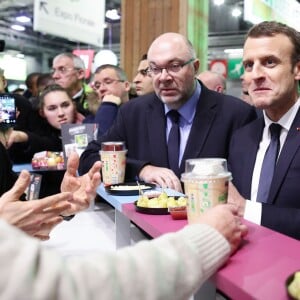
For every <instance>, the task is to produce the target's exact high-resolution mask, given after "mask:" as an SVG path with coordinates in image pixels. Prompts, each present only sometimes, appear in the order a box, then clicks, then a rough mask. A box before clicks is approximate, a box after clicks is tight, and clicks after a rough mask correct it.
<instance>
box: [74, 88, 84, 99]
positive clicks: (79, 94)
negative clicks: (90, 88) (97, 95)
mask: <svg viewBox="0 0 300 300" xmlns="http://www.w3.org/2000/svg"><path fill="white" fill-rule="evenodd" d="M82 93H83V89H81V90H80V91H79V92H77V93H76V94H75V95H74V96H73V97H72V98H73V99H76V98H77V97H80V96H81V95H82Z"/></svg>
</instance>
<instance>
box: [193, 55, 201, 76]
mask: <svg viewBox="0 0 300 300" xmlns="http://www.w3.org/2000/svg"><path fill="white" fill-rule="evenodd" d="M193 66H194V70H195V76H196V75H197V74H198V71H199V68H200V60H199V59H198V58H196V59H195V61H194V62H193Z"/></svg>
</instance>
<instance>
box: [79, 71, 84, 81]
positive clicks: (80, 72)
mask: <svg viewBox="0 0 300 300" xmlns="http://www.w3.org/2000/svg"><path fill="white" fill-rule="evenodd" d="M78 74H79V76H78V78H79V79H82V80H83V79H84V77H85V70H83V69H79V70H78Z"/></svg>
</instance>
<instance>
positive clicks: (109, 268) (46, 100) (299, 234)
mask: <svg viewBox="0 0 300 300" xmlns="http://www.w3.org/2000/svg"><path fill="white" fill-rule="evenodd" d="M243 65H244V75H243V77H242V84H241V87H242V93H243V95H244V96H247V100H246V101H242V99H239V98H236V97H233V96H231V95H229V94H228V93H226V85H225V80H224V78H223V77H222V76H220V75H219V74H215V73H213V72H202V73H200V74H199V66H200V62H199V60H198V58H197V56H196V53H195V50H194V47H193V45H192V44H191V43H190V42H189V40H188V39H187V38H186V37H185V36H183V35H181V34H178V33H171V32H169V33H163V34H161V35H160V36H158V37H157V38H156V39H155V40H154V41H153V42H152V43H151V45H150V46H149V49H148V52H147V54H145V55H143V56H142V58H141V61H140V63H139V66H138V70H137V74H136V76H135V78H134V79H133V83H134V85H135V90H136V97H134V98H130V90H131V84H130V82H129V80H128V78H127V76H126V74H125V72H124V70H123V69H122V68H120V67H119V66H114V65H102V66H99V67H98V68H97V69H96V70H95V72H94V74H92V77H91V81H90V90H89V91H88V90H87V89H86V85H85V82H84V74H85V72H84V64H83V62H82V60H81V59H80V58H79V57H77V56H75V55H73V54H71V53H62V54H59V55H57V56H56V57H55V58H54V59H53V66H52V70H51V72H50V73H47V74H38V73H34V74H32V75H31V76H28V80H27V87H28V90H26V92H25V93H24V94H23V95H20V96H18V97H19V103H18V102H16V106H17V123H16V125H15V127H14V128H9V129H7V130H5V131H1V132H0V137H1V138H0V141H1V143H0V151H1V152H0V154H1V158H2V157H3V160H2V161H3V162H4V163H1V164H0V179H1V180H0V187H1V190H0V196H1V199H0V217H1V219H3V220H5V221H6V222H7V223H8V224H10V225H7V224H6V223H5V222H2V221H1V222H0V227H1V230H0V240H1V241H2V242H3V243H4V245H5V247H3V251H2V252H1V253H2V254H1V255H0V259H1V261H3V268H4V271H3V272H2V274H3V275H1V276H0V284H1V286H4V287H5V289H6V290H5V292H6V293H7V294H8V295H13V296H14V297H15V298H16V299H17V298H18V297H19V296H20V295H24V293H30V295H34V296H35V297H33V298H38V299H39V298H41V299H54V298H55V299H56V298H57V299H66V298H73V297H75V294H76V295H77V296H78V295H80V297H79V298H82V299H86V298H91V299H93V298H96V297H97V296H99V293H100V294H101V295H103V298H107V299H111V298H113V295H116V293H117V296H116V297H117V298H122V297H123V298H124V299H127V298H128V299H129V298H130V299H144V298H146V296H147V295H149V293H150V291H149V290H148V287H147V286H145V285H141V286H139V285H138V284H136V282H137V281H138V280H139V279H138V276H139V274H145V276H146V277H147V279H146V280H147V282H148V284H149V287H151V294H152V296H153V299H187V298H188V297H189V296H191V295H192V294H193V292H195V290H196V289H197V288H199V286H200V284H201V283H202V282H203V281H205V280H206V279H207V278H208V277H209V276H210V275H212V274H213V272H215V271H216V270H217V268H218V267H220V266H221V265H222V264H223V263H224V262H225V261H226V259H227V258H228V257H229V255H230V254H232V253H233V252H234V251H236V250H237V248H238V246H239V244H240V243H241V240H242V239H243V237H244V236H245V235H246V233H247V228H246V226H245V225H243V224H242V222H241V218H245V219H247V220H250V221H252V222H255V223H257V224H260V225H263V226H266V227H269V228H271V229H273V230H276V231H278V232H281V233H283V234H286V235H288V236H290V237H293V238H296V239H300V231H299V229H298V228H299V225H300V205H299V201H298V198H297V197H298V194H299V192H300V190H299V188H298V187H299V185H298V171H299V169H300V153H299V149H300V139H299V137H298V135H299V125H298V124H299V123H300V119H299V118H300V112H299V93H298V82H299V79H300V34H299V33H298V32H297V31H296V30H295V29H293V28H291V27H289V26H287V25H284V24H282V23H279V22H275V21H271V22H269V21H268V22H261V23H259V24H257V25H254V26H253V27H252V28H251V29H250V30H249V32H248V33H247V35H246V37H245V43H244V51H243ZM5 86H6V81H5V77H4V74H3V72H2V73H1V72H0V92H5ZM16 99H18V98H17V97H16ZM25 103H26V104H25ZM174 113H175V114H176V115H177V119H176V121H175V120H174V118H173V115H174ZM29 114H30V115H31V116H32V117H30V118H29V120H28V115H29ZM37 122H39V123H37ZM81 122H91V123H97V124H98V126H99V131H98V138H97V140H95V141H92V142H90V143H89V145H88V146H87V148H86V150H85V151H84V152H83V154H82V155H81V157H80V159H79V157H78V156H77V155H76V154H74V155H72V156H71V158H70V159H69V160H68V164H67V169H66V171H65V172H63V176H62V178H61V185H59V190H60V192H59V191H58V190H57V191H56V192H57V193H56V194H52V195H51V196H49V197H46V198H43V199H41V200H40V201H20V200H22V199H23V198H24V191H25V189H26V187H27V185H28V181H29V174H28V173H27V172H24V171H23V172H21V174H20V175H19V177H18V176H17V175H16V174H15V173H14V172H12V165H11V162H19V161H30V160H31V158H32V156H33V154H34V153H35V152H38V151H42V150H53V151H61V150H62V144H61V124H66V123H69V124H72V123H81ZM175 123H176V127H177V130H178V136H179V140H178V141H177V145H176V146H174V144H173V145H172V148H170V147H171V146H170V144H169V143H168V142H169V141H168V140H169V136H170V135H171V132H172V131H173V126H174V124H175ZM37 124H38V125H37ZM275 127H276V128H277V129H276V131H277V133H276V134H275V133H274V129H273V128H275ZM105 141H123V142H125V144H126V147H127V150H128V152H127V164H126V181H135V180H136V179H137V178H138V179H140V180H143V181H145V182H149V183H154V184H156V185H158V186H161V187H168V188H172V189H174V190H177V191H179V192H184V189H183V186H182V183H181V180H180V179H181V174H182V173H183V172H184V163H185V160H186V159H190V158H204V157H205V158H209V157H222V158H226V159H227V160H228V166H229V169H230V171H231V173H232V176H233V180H232V183H230V186H229V194H228V204H226V205H220V206H218V207H216V208H213V209H211V210H210V211H208V212H207V213H206V214H203V217H202V218H201V219H200V220H199V224H195V225H188V226H187V227H186V228H184V229H182V230H181V231H179V232H177V233H173V234H168V235H165V236H163V237H161V238H159V239H155V240H153V241H147V242H145V243H141V244H139V245H137V246H135V247H132V248H130V249H126V250H121V251H119V252H117V253H113V254H98V256H95V257H93V259H90V258H86V259H85V258H76V259H75V258H74V259H72V260H69V261H68V262H67V263H63V262H62V259H61V258H60V257H58V256H56V255H54V254H52V253H47V252H45V251H44V250H43V249H42V248H41V247H40V245H39V243H38V242H37V241H36V240H33V239H31V238H29V237H28V236H25V235H24V234H23V233H22V232H20V231H18V230H16V229H14V228H12V227H11V225H13V226H15V227H18V228H19V229H21V230H22V231H23V232H25V233H27V234H29V235H31V236H33V237H38V238H40V239H47V238H49V232H50V231H51V229H52V228H53V227H54V226H56V225H57V224H58V223H60V222H61V221H62V220H63V216H70V215H73V214H75V213H77V212H79V211H81V210H83V209H85V208H86V207H88V204H89V201H91V199H92V198H93V197H95V193H96V187H97V186H98V185H99V183H100V180H101V178H100V169H101V163H100V162H99V150H100V148H101V143H102V142H105ZM173 152H174V153H176V157H175V165H174V161H171V159H170V156H171V154H170V153H173ZM172 159H173V158H172ZM77 173H79V175H77ZM183 241H184V242H183ZM207 244H209V245H210V246H209V248H208V247H207ZM12 249H13V250H12ZM28 249H30V251H29V252H28ZM24 253H27V257H28V259H27V260H26V262H24V264H23V266H22V272H21V274H22V276H21V277H18V278H19V279H18V282H17V283H16V284H17V286H18V287H19V288H18V289H15V288H12V287H11V286H10V285H5V284H4V283H5V282H6V280H8V277H12V276H13V277H14V278H15V273H13V272H17V270H18V269H20V266H18V265H17V264H18V261H19V260H18V257H21V256H23V255H24ZM137 253H138V255H136V254H137ZM179 254H180V255H179ZM158 257H159V261H160V263H158ZM29 258H30V259H29ZM37 259H38V260H39V263H37V262H35V261H36V260H37ZM195 265H197V266H199V267H198V268H195V267H194V266H195ZM11 266H14V267H13V268H12V267H11ZM83 266H84V267H83ZM33 268H34V269H35V270H36V271H35V275H34V277H33V278H32V279H31V282H30V284H29V286H28V281H26V284H27V285H26V286H25V283H23V282H22V281H24V278H26V277H27V276H28V274H29V273H30V274H31V272H32V270H33ZM83 269H84V271H82V270H83ZM49 272H50V274H51V276H50V277H51V278H50V280H46V279H45V277H47V278H48V277H49ZM187 273H188V274H190V275H192V276H186V274H187ZM6 274H10V276H7V275H6ZM158 274H159V276H160V277H162V278H168V283H167V284H165V285H164V286H161V285H160V284H159V283H158V282H157V276H158ZM86 276H87V277H88V278H90V279H91V281H90V282H89V284H87V285H84V286H83V285H82V284H81V280H82V278H84V277H86ZM125 276H126V281H124V280H123V279H124V277H125ZM112 278H114V279H113V280H112ZM44 281H45V282H47V287H48V288H47V289H43V288H42V287H43V286H42V287H36V285H35V283H36V282H44ZM99 281H100V283H105V282H108V281H109V282H110V284H109V285H106V286H104V285H102V284H99ZM96 282H97V284H95V283H96ZM45 286H46V283H45ZM154 292H155V293H156V294H155V295H154V294H153V293H154ZM0 294H1V292H0ZM88 295H89V296H88ZM25 298H26V297H25Z"/></svg>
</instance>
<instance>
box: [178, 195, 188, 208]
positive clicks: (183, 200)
mask: <svg viewBox="0 0 300 300" xmlns="http://www.w3.org/2000/svg"><path fill="white" fill-rule="evenodd" d="M177 203H178V206H186V197H182V196H181V197H179V198H178V199H177Z"/></svg>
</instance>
